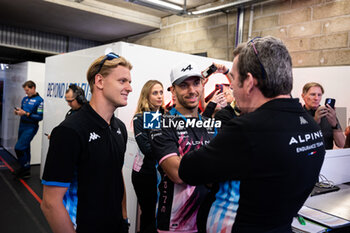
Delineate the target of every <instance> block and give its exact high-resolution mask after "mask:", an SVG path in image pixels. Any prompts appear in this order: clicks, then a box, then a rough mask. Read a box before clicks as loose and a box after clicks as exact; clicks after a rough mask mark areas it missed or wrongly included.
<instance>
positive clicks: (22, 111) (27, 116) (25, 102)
mask: <svg viewBox="0 0 350 233" xmlns="http://www.w3.org/2000/svg"><path fill="white" fill-rule="evenodd" d="M22 87H23V89H24V91H25V93H26V95H27V96H26V97H24V98H23V99H22V103H21V107H20V108H18V107H15V111H14V113H15V114H16V115H18V116H20V117H21V119H20V123H19V129H18V140H17V143H16V145H15V152H16V156H17V159H18V162H19V164H20V168H19V169H18V170H17V171H15V175H16V176H17V177H18V178H29V177H30V142H31V141H32V139H33V138H34V136H35V134H36V133H37V132H38V128H39V121H41V120H42V119H43V105H44V100H43V98H41V97H40V95H39V93H37V92H36V85H35V83H34V82H33V81H30V80H29V81H26V82H25V83H24V84H23V85H22Z"/></svg>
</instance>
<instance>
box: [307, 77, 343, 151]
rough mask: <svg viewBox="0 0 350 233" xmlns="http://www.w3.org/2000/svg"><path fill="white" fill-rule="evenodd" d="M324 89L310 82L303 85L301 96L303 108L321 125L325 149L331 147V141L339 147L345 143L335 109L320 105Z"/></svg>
mask: <svg viewBox="0 0 350 233" xmlns="http://www.w3.org/2000/svg"><path fill="white" fill-rule="evenodd" d="M323 93H324V89H323V87H322V85H321V84H319V83H316V82H310V83H307V84H305V85H304V87H303V93H302V94H301V97H302V98H303V100H304V102H305V105H304V108H305V110H306V111H307V112H308V113H309V114H310V115H311V116H312V117H313V118H314V119H315V121H316V122H317V124H318V125H319V126H320V127H321V131H322V134H323V139H324V143H325V147H326V150H330V149H333V141H334V142H335V145H336V146H337V147H339V148H343V147H344V144H345V136H344V134H343V131H342V129H341V126H340V124H339V121H338V119H337V115H336V112H335V109H333V108H332V107H331V106H329V105H328V104H327V105H325V106H320V102H321V99H322V95H323Z"/></svg>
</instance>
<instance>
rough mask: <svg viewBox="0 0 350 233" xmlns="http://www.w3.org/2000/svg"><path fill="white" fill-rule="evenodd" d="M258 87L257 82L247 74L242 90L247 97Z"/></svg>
mask: <svg viewBox="0 0 350 233" xmlns="http://www.w3.org/2000/svg"><path fill="white" fill-rule="evenodd" d="M256 85H258V81H257V80H256V79H255V78H254V77H253V75H252V74H251V73H249V72H248V73H247V78H246V79H245V80H244V81H243V88H244V90H245V92H246V94H247V95H249V94H250V93H251V92H252V91H253V90H254V88H255V87H256Z"/></svg>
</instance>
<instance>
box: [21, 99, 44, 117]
mask: <svg viewBox="0 0 350 233" xmlns="http://www.w3.org/2000/svg"><path fill="white" fill-rule="evenodd" d="M21 108H22V109H23V110H24V111H26V112H29V113H30V115H29V117H27V116H26V115H23V116H21V122H25V123H38V122H39V121H41V120H42V119H43V112H44V100H43V98H41V96H40V95H39V94H38V93H37V94H35V95H33V96H31V97H28V96H26V97H24V98H23V99H22V103H21Z"/></svg>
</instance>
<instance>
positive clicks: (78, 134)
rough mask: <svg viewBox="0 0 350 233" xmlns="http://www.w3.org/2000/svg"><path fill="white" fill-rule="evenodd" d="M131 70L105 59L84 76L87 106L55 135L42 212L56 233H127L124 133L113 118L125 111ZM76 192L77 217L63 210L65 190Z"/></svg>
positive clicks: (120, 62)
mask: <svg viewBox="0 0 350 233" xmlns="http://www.w3.org/2000/svg"><path fill="white" fill-rule="evenodd" d="M131 68H132V66H131V64H130V63H129V62H128V61H127V60H125V58H123V57H121V56H119V55H117V54H114V53H109V54H107V55H106V56H101V57H99V58H98V59H96V60H95V61H94V62H93V63H92V64H91V66H90V68H89V69H88V72H87V80H88V82H89V85H90V88H91V93H92V96H91V101H90V103H89V104H85V105H84V106H83V107H82V109H81V110H79V111H78V112H77V113H75V114H74V115H72V116H70V117H68V118H67V119H66V120H64V121H63V122H62V123H61V124H60V125H59V126H57V127H56V128H55V129H54V130H53V131H52V135H51V139H50V146H49V150H48V154H47V159H46V164H45V168H44V174H43V180H42V183H43V184H44V189H43V201H42V203H41V208H42V211H43V213H44V215H45V217H46V219H47V220H48V222H49V224H50V226H51V228H52V230H53V231H54V232H62V233H70V232H75V230H74V228H75V227H74V225H73V221H72V220H71V219H70V215H69V214H71V217H72V214H76V216H73V217H74V218H75V217H76V232H96V233H97V232H123V233H124V232H128V224H127V214H126V195H125V187H124V181H123V176H122V166H123V163H124V153H125V150H126V143H127V131H126V128H125V125H124V123H123V122H122V121H120V120H119V119H118V118H116V117H115V116H114V114H113V113H114V111H115V110H116V108H118V107H123V106H125V105H127V100H128V94H129V93H130V92H131V91H132V89H131V86H130V83H131V76H130V70H131ZM70 186H76V187H77V188H76V190H78V191H77V196H76V197H75V198H76V199H77V200H78V201H77V203H78V204H77V207H76V213H74V208H75V207H74V206H72V213H71V212H70V211H69V210H68V211H67V210H66V208H65V206H64V204H65V203H64V202H66V199H65V197H64V195H65V193H66V191H67V189H68V187H69V188H71V187H70Z"/></svg>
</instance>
